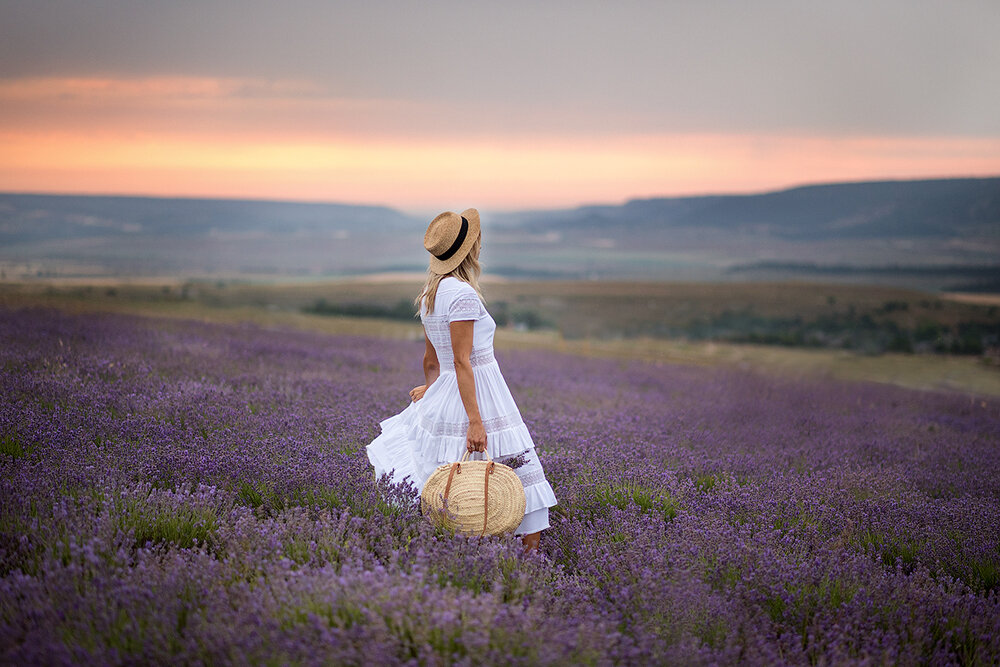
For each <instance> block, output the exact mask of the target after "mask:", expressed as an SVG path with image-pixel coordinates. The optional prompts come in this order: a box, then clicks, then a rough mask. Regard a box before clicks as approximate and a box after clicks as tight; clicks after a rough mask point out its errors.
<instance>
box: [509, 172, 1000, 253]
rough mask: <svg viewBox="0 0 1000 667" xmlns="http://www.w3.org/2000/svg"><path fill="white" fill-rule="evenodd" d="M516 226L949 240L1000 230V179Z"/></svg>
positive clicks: (533, 219)
mask: <svg viewBox="0 0 1000 667" xmlns="http://www.w3.org/2000/svg"><path fill="white" fill-rule="evenodd" d="M511 218H512V221H516V222H518V223H519V224H521V225H525V226H533V225H538V224H544V225H545V226H546V227H547V228H549V229H577V230H583V229H589V230H600V231H602V232H604V233H608V232H612V231H618V232H620V233H621V234H623V235H627V234H629V233H633V232H634V231H635V230H637V229H638V230H642V231H650V230H656V231H664V230H669V229H673V228H682V227H704V228H712V229H719V230H727V231H751V232H754V233H758V234H766V235H771V236H776V237H780V238H787V239H794V240H814V239H822V240H828V239H848V238H850V239H882V238H952V237H963V236H978V235H984V234H985V235H989V234H992V235H997V234H998V233H1000V178H966V179H951V180H924V181H879V182H864V183H836V184H830V185H810V186H804V187H798V188H792V189H789V190H781V191H778V192H768V193H763V194H751V195H718V196H706V197H671V198H668V197H660V198H655V199H633V200H630V201H628V202H627V203H625V204H623V205H621V206H582V207H579V208H575V209H568V210H560V211H547V212H535V213H530V212H528V213H519V214H514V215H513V216H511Z"/></svg>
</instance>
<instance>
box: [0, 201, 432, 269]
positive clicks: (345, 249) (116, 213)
mask: <svg viewBox="0 0 1000 667" xmlns="http://www.w3.org/2000/svg"><path fill="white" fill-rule="evenodd" d="M423 224H424V223H423V221H421V220H416V219H414V218H411V217H408V216H406V215H404V214H403V213H400V212H399V211H396V210H393V209H390V208H386V207H379V206H356V205H348V204H322V203H303V202H281V201H253V200H222V199H215V200H213V199H164V198H151V197H101V196H56V195H23V194H0V260H4V261H6V262H8V263H10V262H22V263H30V264H32V265H34V264H41V265H43V266H44V267H52V266H53V263H54V262H56V263H62V268H61V269H59V271H60V272H62V273H66V272H69V273H73V271H74V269H73V267H75V270H76V271H77V272H81V271H82V272H84V273H88V272H95V271H96V272H98V273H100V272H103V271H107V272H111V273H116V274H133V273H139V274H148V273H164V272H166V273H171V272H188V273H190V272H195V273H229V274H231V273H264V274H292V275H301V274H315V273H344V272H356V271H365V270H377V269H389V268H393V267H394V266H395V265H396V264H398V263H399V262H401V261H404V262H405V261H410V262H411V263H412V261H413V256H419V255H418V253H416V252H415V251H412V249H411V246H412V245H413V244H412V242H411V243H409V244H406V245H401V244H400V243H398V242H397V241H396V239H398V237H399V236H400V234H406V233H409V234H410V235H414V234H416V232H417V230H419V231H420V233H422V230H423V228H422V225H423ZM418 250H419V246H418ZM42 270H43V271H44V270H47V269H42Z"/></svg>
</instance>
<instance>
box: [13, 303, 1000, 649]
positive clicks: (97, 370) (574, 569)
mask: <svg viewBox="0 0 1000 667" xmlns="http://www.w3.org/2000/svg"><path fill="white" fill-rule="evenodd" d="M422 349H423V344H422V342H419V343H418V342H403V341H387V340H377V339H369V338H360V337H333V336H324V335H319V334H315V333H305V332H295V331H275V330H268V329H262V328H257V327H252V326H249V325H244V326H234V325H209V324H201V323H196V322H190V321H178V320H173V321H171V320H165V319H164V320H160V319H143V318H138V317H130V316H125V315H97V314H92V315H69V314H65V313H62V312H60V311H57V310H43V309H24V310H16V311H15V310H6V311H3V310H0V397H2V401H0V661H2V662H3V663H5V664H61V663H85V664H100V663H112V664H122V663H129V664H135V663H150V662H156V663H168V662H169V663H219V664H245V663H268V664H348V665H349V664H414V665H416V664H421V665H439V664H581V663H582V664H596V665H602V664H651V663H652V664H664V663H681V664H695V665H697V664H736V663H746V664H793V665H794V664H843V663H857V664H907V665H909V664H935V665H938V664H959V665H980V664H982V665H986V664H996V663H997V662H1000V402H998V401H997V399H996V398H981V397H975V398H970V396H968V395H959V394H938V393H927V392H917V391H912V390H906V389H901V388H897V387H891V386H885V385H874V384H849V383H839V382H834V381H831V380H819V379H816V380H805V379H791V378H784V377H779V376H770V375H761V374H754V373H751V372H748V371H740V370H736V369H732V368H722V367H694V366H675V365H650V364H640V363H637V362H621V361H616V360H610V359H587V358H581V357H574V356H561V355H556V354H553V353H550V352H546V353H542V352H531V351H516V352H515V351H506V352H504V351H501V352H500V353H499V354H498V357H499V360H500V364H501V367H502V368H503V370H504V373H505V375H506V377H507V379H508V382H509V383H510V385H511V389H512V390H513V392H514V395H515V397H516V398H517V400H518V401H519V403H520V405H521V408H522V411H523V413H524V417H525V421H526V422H527V424H528V426H529V428H530V429H531V431H532V433H533V436H534V439H535V442H536V443H537V444H538V446H539V453H540V455H541V457H542V462H543V465H544V466H545V467H546V471H547V473H548V476H549V479H550V481H551V482H552V485H553V487H554V489H555V491H556V496H557V497H558V498H559V501H560V504H559V506H558V507H557V508H555V509H554V510H553V513H552V523H553V526H552V529H551V530H548V531H546V532H545V533H543V536H542V549H541V552H540V553H537V554H531V555H527V556H525V555H523V554H522V552H521V547H520V544H519V542H518V541H516V540H514V539H513V538H507V539H490V538H487V539H474V538H462V537H453V536H450V535H446V534H442V533H440V532H437V531H436V530H435V529H434V528H433V527H432V526H431V525H429V524H427V523H426V522H424V521H423V520H422V519H421V518H420V517H419V514H418V513H417V511H416V509H415V506H414V504H413V502H412V501H413V496H412V494H411V493H409V491H408V489H406V488H388V487H386V486H385V485H384V484H379V483H377V482H376V481H375V480H374V479H373V477H372V473H371V469H370V467H369V464H368V461H367V459H366V457H365V453H364V446H365V445H366V444H367V443H368V442H369V441H370V440H371V439H372V438H373V437H374V436H375V435H376V433H377V424H378V421H379V420H381V419H383V418H385V417H387V416H389V415H391V414H394V413H396V412H398V411H399V410H400V409H402V408H403V407H404V406H405V405H406V401H407V400H408V398H407V395H406V392H407V390H408V389H409V388H410V387H412V386H413V385H415V384H418V383H419V382H420V378H421V374H420V355H421V352H422Z"/></svg>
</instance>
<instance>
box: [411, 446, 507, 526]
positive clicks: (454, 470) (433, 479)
mask: <svg viewBox="0 0 1000 667" xmlns="http://www.w3.org/2000/svg"><path fill="white" fill-rule="evenodd" d="M468 458H469V453H468V452H466V453H465V456H463V457H462V460H461V461H457V462H455V463H446V464H444V465H442V466H438V468H437V469H436V470H435V471H434V472H433V473H431V476H430V477H429V478H428V479H427V482H425V483H424V489H423V491H422V492H421V494H420V509H421V510H422V512H423V514H424V516H426V517H427V518H428V519H430V520H431V521H433V522H434V523H436V524H438V525H440V526H443V527H445V528H449V529H451V530H454V531H455V532H458V533H464V534H466V535H503V534H505V533H512V532H514V531H515V530H516V529H517V527H518V526H520V525H521V521H523V520H524V508H525V504H526V503H525V497H524V486H523V485H522V484H521V479H520V478H519V477H518V476H517V473H516V472H514V470H513V469H511V468H509V467H508V466H505V465H504V464H502V463H496V462H495V461H490V460H489V455H488V454H487V460H486V461H469V460H467V459H468Z"/></svg>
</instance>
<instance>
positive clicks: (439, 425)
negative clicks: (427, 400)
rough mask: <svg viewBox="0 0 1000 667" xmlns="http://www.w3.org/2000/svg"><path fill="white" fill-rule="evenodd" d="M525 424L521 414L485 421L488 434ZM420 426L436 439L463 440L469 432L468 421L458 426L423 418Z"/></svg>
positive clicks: (501, 416)
mask: <svg viewBox="0 0 1000 667" xmlns="http://www.w3.org/2000/svg"><path fill="white" fill-rule="evenodd" d="M523 423H524V422H523V421H522V420H521V415H519V414H510V415H500V416H499V417H493V418H492V419H484V420H483V426H484V427H485V428H486V433H487V434H489V433H490V432H494V433H495V432H496V431H504V430H506V429H509V428H515V427H517V426H520V425H521V424H523ZM420 425H421V426H423V427H424V430H425V431H427V432H428V433H430V434H431V435H433V436H435V437H438V436H451V437H453V438H461V437H462V436H464V435H465V434H466V433H467V432H468V431H469V422H468V420H466V421H464V422H461V423H458V424H456V423H454V422H435V421H432V420H431V419H428V418H427V417H421V418H420Z"/></svg>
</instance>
